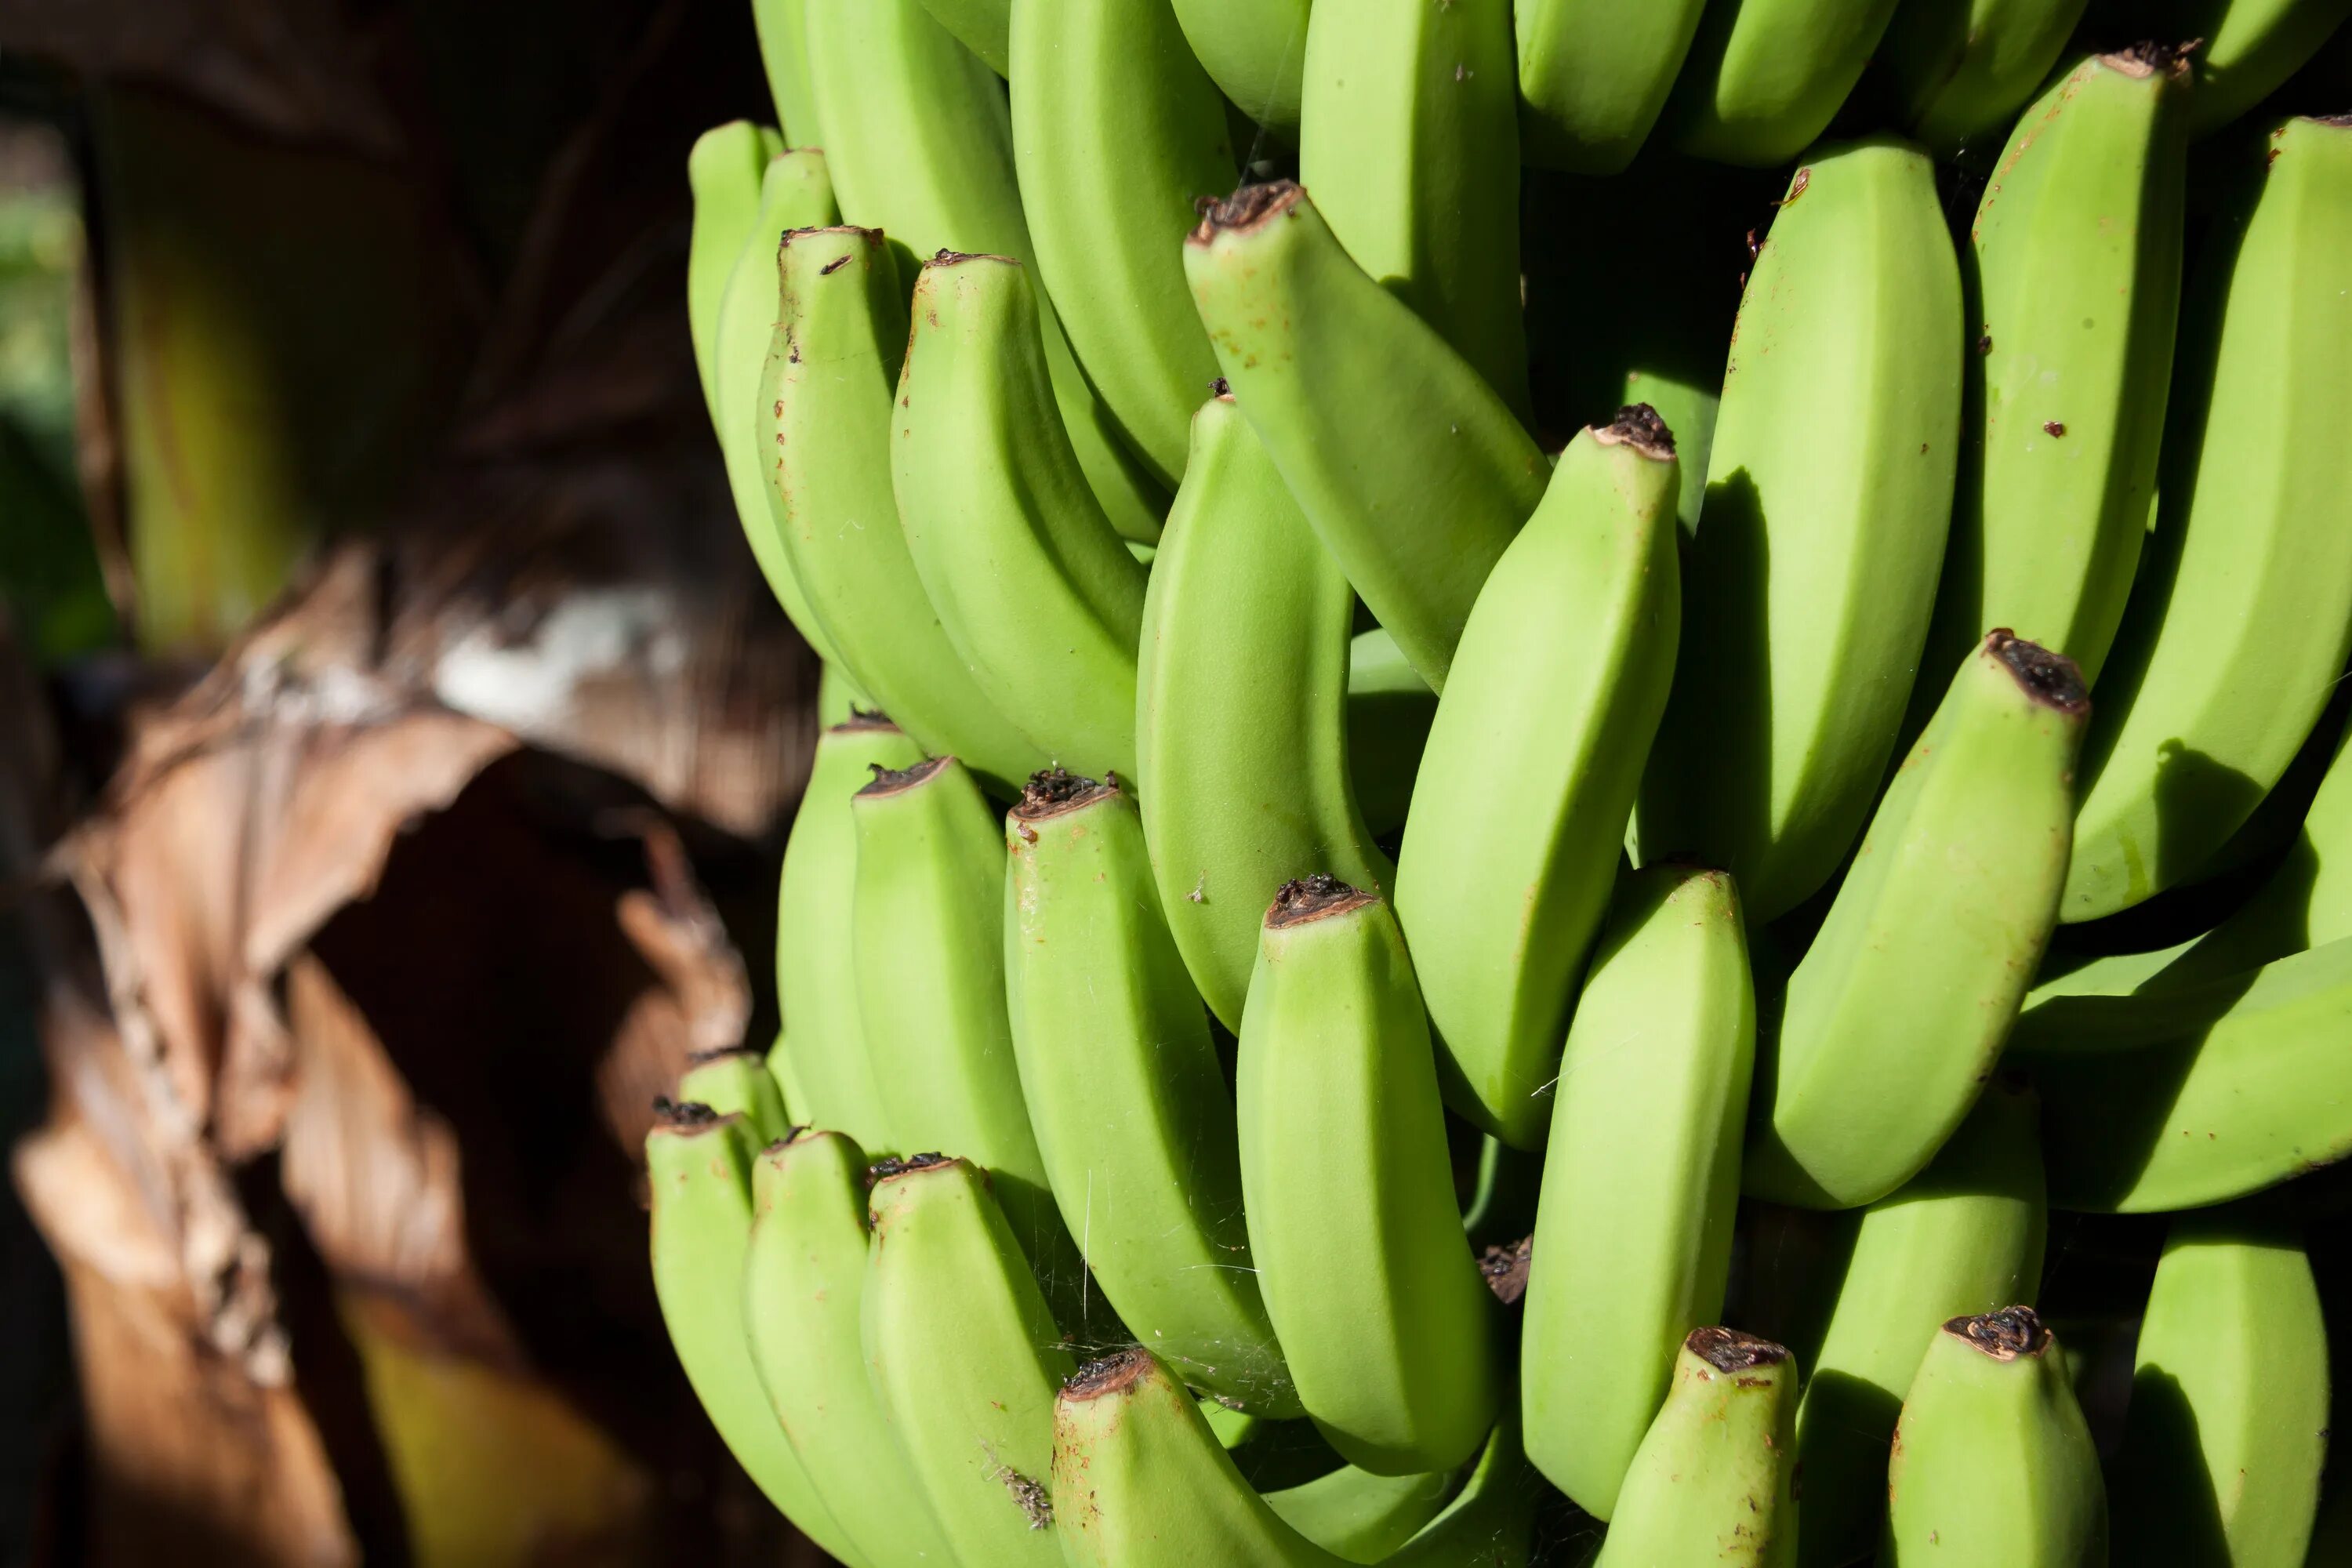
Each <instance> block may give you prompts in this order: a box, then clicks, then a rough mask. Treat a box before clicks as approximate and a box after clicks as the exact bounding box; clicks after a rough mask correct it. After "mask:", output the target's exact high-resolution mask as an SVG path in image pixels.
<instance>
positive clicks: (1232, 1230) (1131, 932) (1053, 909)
mask: <svg viewBox="0 0 2352 1568" xmlns="http://www.w3.org/2000/svg"><path fill="white" fill-rule="evenodd" d="M1004 849H1005V855H1006V863H1007V867H1008V871H1007V874H1006V876H1005V879H1004V978H1005V996H1006V1001H1007V1003H1008V1004H1009V1007H1010V1011H1011V1014H1012V1021H1013V1053H1014V1055H1015V1056H1016V1057H1017V1058H1019V1061H1020V1064H1021V1087H1022V1093H1023V1097H1024V1100H1026V1102H1027V1105H1028V1108H1029V1123H1030V1126H1031V1128H1032V1129H1033V1130H1034V1131H1035V1133H1036V1137H1037V1147H1038V1149H1039V1151H1040V1152H1042V1153H1043V1155H1044V1157H1045V1172H1046V1174H1047V1175H1048V1176H1049V1177H1050V1178H1051V1179H1052V1182H1053V1189H1054V1197H1055V1201H1056V1202H1057V1203H1059V1204H1060V1205H1061V1210H1062V1221H1063V1224H1064V1225H1066V1226H1067V1227H1068V1229H1069V1232H1070V1234H1071V1235H1072V1236H1075V1237H1079V1238H1080V1242H1081V1245H1082V1247H1084V1249H1085V1252H1086V1258H1087V1266H1088V1267H1089V1268H1092V1270H1093V1271H1094V1275H1095V1279H1096V1281H1097V1283H1098V1284H1100V1285H1101V1287H1102V1289H1103V1294H1104V1295H1106V1296H1108V1297H1109V1298H1110V1303H1111V1305H1112V1306H1113V1307H1115V1308H1117V1309H1118V1314H1119V1316H1120V1317H1121V1318H1122V1319H1123V1320H1125V1321H1126V1322H1127V1324H1128V1326H1129V1329H1130V1330H1131V1331H1133V1332H1134V1333H1135V1335H1136V1336H1137V1337H1138V1338H1139V1339H1141V1340H1143V1341H1144V1342H1147V1343H1149V1344H1150V1346H1151V1347H1152V1348H1153V1350H1154V1351H1155V1352H1158V1353H1159V1354H1160V1356H1162V1357H1164V1358H1166V1359H1167V1361H1168V1362H1169V1363H1171V1364H1172V1365H1174V1366H1177V1367H1181V1368H1182V1369H1183V1373H1184V1376H1185V1379H1186V1381H1187V1382H1189V1383H1190V1384H1192V1386H1193V1387H1195V1388H1198V1389H1201V1390H1203V1391H1205V1392H1207V1393H1210V1394H1215V1395H1217V1396H1219V1397H1220V1398H1222V1399H1223V1400H1226V1401H1227V1402H1229V1403H1232V1404H1234V1405H1240V1406H1241V1407H1242V1408H1244V1409H1246V1410H1250V1411H1253V1412H1259V1413H1263V1414H1265V1415H1277V1416H1289V1415H1300V1414H1301V1413H1302V1411H1301V1407H1300V1405H1299V1403H1298V1395H1297V1393H1296V1392H1295V1391H1294V1390H1293V1389H1292V1388H1291V1386H1290V1374H1289V1372H1288V1371H1287V1369H1286V1367H1285V1366H1284V1365H1283V1359H1282V1347H1281V1346H1280V1345H1278V1344H1276V1342H1275V1338H1274V1327H1273V1325H1272V1324H1271V1323H1270V1322H1268V1321H1267V1320H1266V1314H1265V1303H1264V1302H1263V1301H1262V1300H1260V1299H1259V1297H1258V1289H1257V1280H1256V1277H1255V1272H1254V1270H1253V1269H1252V1268H1251V1266H1250V1251H1249V1232H1248V1229H1247V1228H1246V1226H1244V1224H1243V1220H1242V1184H1241V1165H1240V1155H1239V1153H1238V1152H1237V1151H1236V1149H1235V1145H1234V1112H1233V1097H1232V1095H1231V1094H1230V1093H1229V1092H1228V1091H1227V1089H1226V1088H1225V1079H1224V1068H1223V1066H1222V1064H1221V1063H1220V1062H1219V1061H1218V1059H1217V1051H1216V1047H1215V1046H1214V1045H1213V1043H1211V1041H1210V1039H1209V1025H1208V1017H1207V1015H1206V1014H1205V1013H1204V1012H1203V1011H1202V1006H1201V998H1200V996H1199V994H1197V993H1195V992H1194V991H1193V989H1192V979H1191V977H1190V976H1188V975H1187V974H1186V973H1185V972H1184V961H1183V959H1182V958H1181V957H1180V956H1179V955H1178V953H1177V951H1176V944H1175V942H1173V941H1172V940H1171V938H1170V936H1169V934H1168V925H1167V922H1166V921H1163V920H1162V919H1161V918H1160V899H1159V895H1158V892H1157V890H1156V889H1155V888H1154V886H1153V883H1152V877H1151V861H1150V855H1149V854H1148V853H1147V852H1146V850H1145V849H1144V847H1143V819H1142V818H1141V817H1140V816H1139V815H1138V814H1137V812H1136V809H1135V800H1134V797H1133V796H1132V795H1128V794H1127V793H1126V792H1125V791H1123V790H1122V789H1120V788H1119V787H1118V786H1117V785H1116V784H1097V783H1096V782H1095V781H1094V780H1092V779H1087V778H1079V777H1076V776H1075V775H1073V774H1071V773H1063V772H1059V771H1056V772H1054V773H1039V774H1038V775H1037V776H1036V777H1035V778H1034V779H1032V780H1031V781H1030V782H1029V787H1028V790H1027V792H1026V793H1025V794H1024V795H1023V796H1022V799H1021V803H1020V804H1019V805H1015V806H1014V807H1013V810H1012V811H1011V813H1009V814H1008V815H1007V816H1006V817H1005V819H1004Z"/></svg>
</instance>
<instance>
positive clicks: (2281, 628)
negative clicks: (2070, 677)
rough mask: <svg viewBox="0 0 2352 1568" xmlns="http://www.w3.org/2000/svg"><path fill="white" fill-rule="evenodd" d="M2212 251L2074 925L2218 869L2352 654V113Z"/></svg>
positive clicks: (2314, 126)
mask: <svg viewBox="0 0 2352 1568" xmlns="http://www.w3.org/2000/svg"><path fill="white" fill-rule="evenodd" d="M2263 156H2264V157H2265V158H2266V159H2267V162H2266V163H2256V164H2253V165H2252V166H2251V167H2249V168H2245V169H2242V170H2241V172H2240V174H2239V179H2238V184H2237V185H2236V187H2235V190H2234V196H2235V205H2233V206H2232V207H2231V209H2230V210H2229V211H2228V212H2227V213H2225V214H2224V215H2223V216H2221V217H2219V218H2217V219H2216V220H2215V223H2214V228H2213V237H2212V240H2211V242H2210V245H2211V247H2210V249H2209V250H2208V252H2207V254H2206V256H2205V258H2203V259H2202V261H2201V262H2200V273H2199V278H2198V287H2197V289H2196V290H2195V294H2196V300H2195V307H2194V308H2193V309H2192V310H2191V311H2190V313H2189V319H2190V320H2191V321H2192V322H2195V321H2200V319H2201V322H2202V325H2201V327H2192V329H2191V330H2190V331H2189V332H2187V333H2185V334H2184V338H2183V342H2184V345H2185V352H2184V353H2182V355H2181V362H2182V374H2181V376H2180V379H2179V383H2178V389H2179V395H2178V396H2177V397H2176V398H2175V399H2174V420H2173V427H2172V433H2171V436H2170V438H2169V440H2168V446H2167V450H2168V452H2170V453H2171V454H2172V455H2173V457H2174V458H2175V459H2177V461H2176V462H2175V463H2174V464H2173V465H2172V467H2171V468H2170V469H2169V471H2168V473H2167V475H2166V477H2165V480H2164V486H2165V494H2166V495H2167V496H2168V498H2169V504H2168V505H2167V506H2165V507H2163V508H2162V509H2160V510H2159V511H2158V516H2157V521H2156V527H2155V533H2154V538H2153V539H2152V540H2151V542H2150V543H2149V546H2148V550H2147V559H2146V560H2145V561H2144V562H2143V563H2142V564H2141V567H2140V573H2139V582H2138V584H2137V586H2136V587H2135V589H2134V591H2133V594H2132V598H2131V604H2130V606H2129V607H2128V609H2127V610H2126V613H2125V617H2124V626H2123V630H2122V631H2121V632H2120V633H2119V634H2118V636H2117V637H2116V651H2115V653H2114V655H2113V657H2112V658H2111V659H2110V661H2109V664H2108V667H2107V669H2106V672H2105V676H2104V677H2103V678H2102V680H2101V683H2100V698H2099V701H2100V708H2101V711H2102V713H2103V715H2104V717H2103V719H2102V721H2101V722H2100V724H2099V726H2098V728H2097V730H2096V731H2095V733H2094V734H2093V736H2092V738H2091V746H2090V751H2089V752H2088V753H2087V754H2086V756H2085V758H2084V779H2085V784H2084V790H2083V795H2082V806H2081V809H2080V811H2079V812H2078V813H2077V814H2076V816H2075V821H2074V865H2073V867H2072V868H2070V870H2069V871H2068V874H2067V879H2066V901H2065V903H2064V905H2063V913H2062V916H2061V918H2062V919H2064V920H2067V921H2086V920H2095V919H2097V918H2098V917H2100V916H2102V915H2109V914H2114V913H2115V912H2116V911H2117V910H2123V909H2126V908H2128V907H2130V906H2131V905H2133V904H2136V903H2137V902H2139V901H2140V900H2143V899H2146V898H2147V897H2148V896H2149V895H2150V894H2152V893H2156V892H2159V891H2161V890H2163V889H2166V888H2168V887H2170V886H2171V885H2173V884H2174V883H2176V882H2178V881H2179V880H2181V879H2184V878H2186V877H2188V876H2189V875H2190V874H2192V873H2194V872H2195V871H2197V870H2198V869H2199V868H2200V867H2201V866H2202V865H2204V863H2205V862H2207V861H2208V860H2210V858H2211V857H2212V855H2213V852H2214V851H2215V850H2216V849H2218V848H2219V847H2221V845H2222V843H2223V842H2224V841H2226V840H2227V839H2228V838H2229V837H2230V836H2231V834H2232V833H2234V832H2235V831H2237V829H2238V827H2239V826H2240V825H2241V824H2242V823H2243V822H2244V821H2245V820H2246V818H2247V816H2249V815H2250V814H2251V813H2252V811H2253V809H2254V806H2255V805H2256V804H2257V803H2259V802H2260V800H2261V799H2262V797H2263V795H2264V794H2265V793H2266V792H2267V791H2268V790H2269V789H2270V787H2271V786H2272V785H2273V784H2275V783H2276V782H2277V781H2278V778H2279V775H2280V774H2281V773H2283V772H2284V771H2285V768H2286V766H2287V763H2289V762H2290V761H2292V760H2293V759H2294V754H2295V752H2296V750H2297V749H2298V748H2299V747H2301V746H2302V744H2303V742H2304V738H2305V736H2306V735H2307V734H2309V733H2310V731H2311V728H2312V726H2313V724H2314V723H2315V721H2317V720H2318V718H2319V714H2320V710H2322V708H2324V707H2325V706H2326V700H2327V695H2328V691H2329V689H2330V688H2331V687H2332V685H2333V683H2334V681H2335V679H2336V676H2337V675H2338V674H2339V673H2341V672H2342V670H2343V668H2344V661H2345V656H2346V654H2347V651H2352V445H2347V443H2346V442H2344V441H2342V440H2340V439H2338V438H2337V437H2336V420H2335V417H2334V416H2333V414H2332V413H2331V412H2330V409H2331V408H2332V407H2333V406H2334V405H2336V404H2338V403H2341V402H2343V401H2345V400H2347V399H2352V355H2347V354H2345V353H2342V352H2340V345H2341V344H2343V343H2346V342H2352V121H2342V122H2335V121H2319V120H2291V121H2286V122H2284V124H2282V125H2281V126H2279V127H2278V128H2277V130H2276V131H2275V132H2273V134H2272V135H2271V136H2269V137H2268V138H2266V139H2264V142H2263Z"/></svg>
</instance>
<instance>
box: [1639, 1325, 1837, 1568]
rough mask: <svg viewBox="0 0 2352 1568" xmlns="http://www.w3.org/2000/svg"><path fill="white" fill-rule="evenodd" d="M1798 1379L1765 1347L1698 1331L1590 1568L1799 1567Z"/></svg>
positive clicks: (1784, 1357)
mask: <svg viewBox="0 0 2352 1568" xmlns="http://www.w3.org/2000/svg"><path fill="white" fill-rule="evenodd" d="M1796 1416H1797V1368H1796V1366H1795V1364H1794V1363H1792V1362H1791V1361H1790V1359H1789V1352H1787V1351H1786V1350H1784V1349H1782V1348H1781V1347H1780V1346H1779V1345H1776V1344H1774V1343H1773V1342H1771V1341H1769V1340H1759V1339H1758V1338H1756V1337H1755V1336H1754V1335H1753V1334H1743V1333H1741V1332H1739V1331H1738V1330H1736V1329H1719V1328H1700V1329H1694V1330H1692V1331H1691V1333H1690V1337H1689V1338H1687V1339H1685V1341H1683V1342H1682V1347H1681V1349H1680V1350H1678V1351H1677V1352H1675V1360H1674V1381H1673V1384H1672V1386H1671V1387H1670V1388H1669V1389H1668V1390H1667V1391H1666V1395H1665V1403H1664V1405H1663V1406H1661V1407H1660V1409H1659V1411H1658V1415H1657V1419H1656V1420H1654V1421H1653V1422H1651V1423H1650V1426H1649V1430H1648V1431H1647V1432H1646V1433H1644V1434H1643V1437H1642V1444H1641V1447H1640V1449H1639V1450H1638V1451H1637V1452H1635V1453H1634V1454H1633V1463H1632V1465H1631V1467H1630V1468H1627V1470H1626V1472H1625V1482H1624V1485H1623V1486H1622V1488H1620V1489H1619V1490H1618V1494H1617V1509H1616V1511H1615V1512H1614V1513H1613V1514H1612V1516H1611V1517H1610V1521H1609V1535H1608V1539H1606V1540H1605V1541H1603V1542H1601V1555H1600V1556H1598V1557H1596V1558H1594V1559H1593V1565H1594V1568H1664V1565H1665V1564H1667V1563H1691V1564H1696V1563H1738V1564H1742V1565H1746V1568H1781V1565H1782V1564H1786V1563H1793V1562H1794V1561H1795V1560H1796V1545H1797V1542H1798V1540H1799V1535H1798V1531H1797V1500H1796V1498H1795V1497H1794V1496H1793V1495H1792V1489H1791V1486H1790V1482H1791V1480H1792V1479H1793V1477H1794V1474H1795V1471H1796V1443H1795V1441H1794V1440H1793V1430H1792V1428H1793V1426H1794V1424H1795V1421H1796Z"/></svg>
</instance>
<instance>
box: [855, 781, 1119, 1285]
mask: <svg viewBox="0 0 2352 1568" xmlns="http://www.w3.org/2000/svg"><path fill="white" fill-rule="evenodd" d="M850 814H851V816H853V817H854V818H855V819H856V827H857V860H856V877H855V886H856V892H855V895H854V896H853V897H852V899H851V900H850V910H849V923H850V956H851V967H852V969H853V971H854V972H855V973H856V984H857V1005H858V1012H859V1016H860V1021H861V1022H862V1024H863V1025H864V1035H865V1040H866V1057H867V1059H868V1060H869V1061H870V1062H871V1063H872V1066H873V1071H874V1078H875V1081H876V1083H877V1085H879V1087H880V1089H881V1093H882V1110H883V1113H884V1116H885V1118H886V1119H887V1122H888V1125H889V1128H890V1133H891V1138H892V1141H893V1142H895V1143H896V1144H897V1146H898V1148H901V1149H961V1150H966V1151H969V1155H968V1157H969V1158H971V1160H973V1161H974V1162H976V1163H980V1164H982V1165H984V1166H986V1167H987V1170H988V1173H989V1179H990V1181H991V1182H992V1184H993V1185H994V1187H995V1192H996V1201H997V1202H998V1203H1000V1204H1002V1205H1003V1208H1004V1213H1005V1216H1006V1218H1007V1219H1008V1220H1009V1221H1010V1223H1011V1224H1012V1226H1013V1234H1014V1235H1015V1236H1017V1237H1020V1239H1021V1247H1022V1250H1023V1251H1024V1252H1025V1253H1027V1254H1028V1256H1029V1258H1030V1260H1031V1261H1032V1262H1034V1264H1035V1265H1036V1266H1037V1268H1038V1271H1039V1273H1040V1274H1041V1275H1044V1276H1045V1277H1046V1278H1047V1279H1049V1280H1052V1281H1053V1282H1054V1283H1055V1284H1056V1286H1057V1287H1058V1286H1059V1285H1060V1284H1061V1283H1062V1282H1063V1280H1064V1279H1066V1271H1067V1268H1068V1266H1069V1264H1070V1263H1071V1262H1072V1261H1073V1258H1074V1255H1073V1254H1072V1252H1071V1250H1070V1246H1069V1237H1068V1236H1067V1234H1066V1232H1065V1231H1064V1230H1063V1228H1062V1219H1061V1215H1059V1214H1058V1213H1056V1212H1055V1207H1054V1194H1053V1192H1052V1191H1051V1189H1050V1188H1049V1187H1048V1186H1047V1184H1046V1177H1045V1160H1044V1158H1043V1156H1041V1155H1040V1154H1039V1153H1038V1152H1037V1141H1036V1138H1035V1136H1034V1134H1033V1133H1032V1132H1031V1131H1030V1128H1029V1112H1028V1109H1027V1107H1026V1106H1025V1105H1024V1102H1023V1100H1022V1098H1021V1070H1020V1067H1019V1065H1018V1063H1016V1062H1015V1061H1014V1059H1013V1030H1012V1025H1011V1022H1010V1021H1009V1019H1008V1018H1007V1016H1006V1014H1005V1004H1004V876H1005V869H1004V846H1003V840H1002V839H1000V838H999V837H997V827H996V819H995V816H994V814H993V813H992V812H991V811H990V810H989V808H988V803H987V802H985V801H983V800H982V798H981V795H980V789H979V786H977V785H976V784H973V783H972V782H971V774H970V773H966V772H964V770H963V768H962V767H961V765H960V764H959V763H957V762H956V760H955V759H954V758H952V757H932V758H929V759H927V760H926V761H923V762H920V763H916V764H915V765H914V766H913V767H910V768H908V769H905V770H903V771H900V772H889V771H877V773H875V775H874V780H873V782H872V783H871V784H867V785H866V787H865V788H864V789H861V790H859V791H858V792H857V793H856V795H854V796H852V797H851V811H850ZM840 916H841V910H840V906H839V905H838V904H836V905H835V910H834V918H835V920H838V919H839V918H840Z"/></svg>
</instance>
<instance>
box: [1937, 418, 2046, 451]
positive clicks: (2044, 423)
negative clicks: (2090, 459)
mask: <svg viewBox="0 0 2352 1568" xmlns="http://www.w3.org/2000/svg"><path fill="white" fill-rule="evenodd" d="M2042 434H2043V435H2045V436H2047V437H2050V438H2051V439H2052V440H2053V441H2063V440H2064V439H2065V438H2066V422H2065V421H2064V420H2063V419H2044V420H2043V421H2042ZM1922 450H1925V448H1922Z"/></svg>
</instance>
